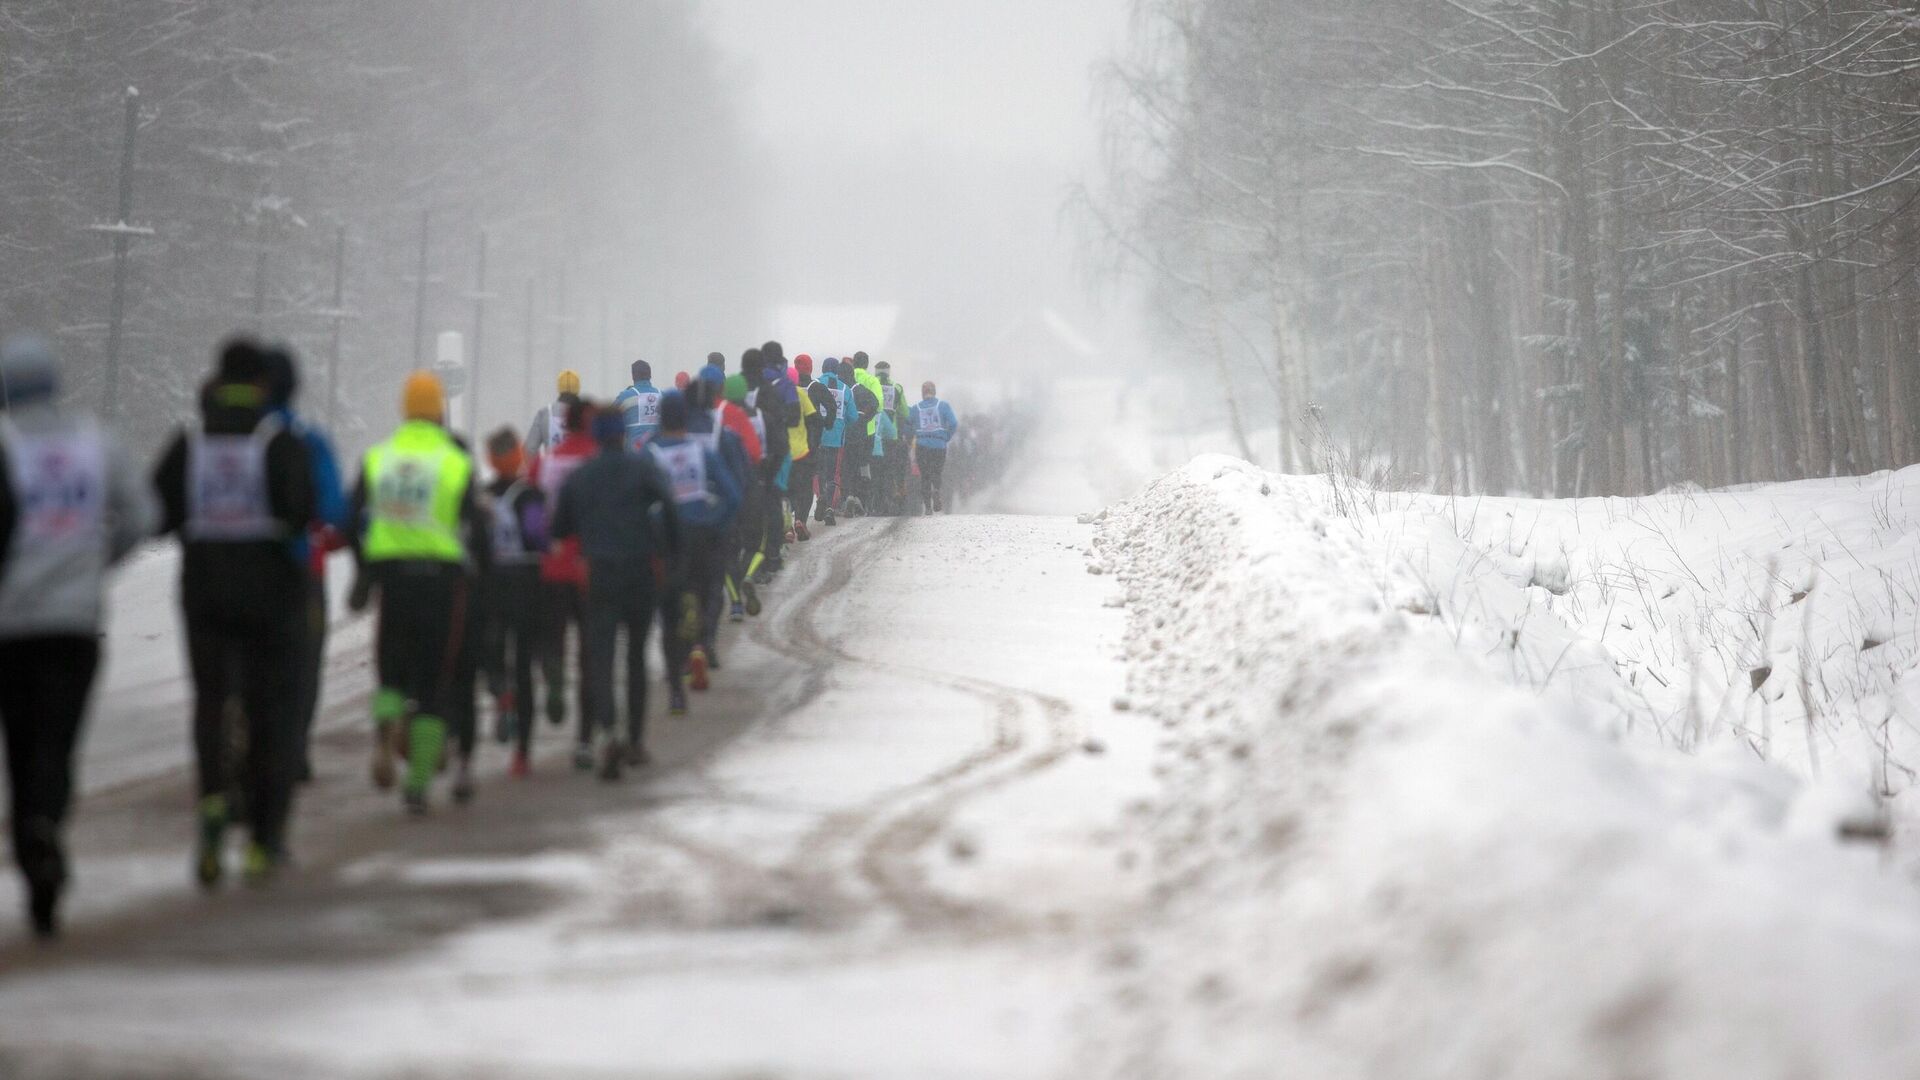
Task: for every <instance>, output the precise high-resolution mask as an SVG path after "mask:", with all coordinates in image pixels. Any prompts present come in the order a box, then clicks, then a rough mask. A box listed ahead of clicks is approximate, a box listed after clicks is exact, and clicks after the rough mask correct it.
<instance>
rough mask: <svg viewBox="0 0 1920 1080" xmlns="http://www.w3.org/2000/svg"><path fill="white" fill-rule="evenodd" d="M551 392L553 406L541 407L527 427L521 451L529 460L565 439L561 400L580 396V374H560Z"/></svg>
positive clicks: (575, 372)
mask: <svg viewBox="0 0 1920 1080" xmlns="http://www.w3.org/2000/svg"><path fill="white" fill-rule="evenodd" d="M553 392H554V401H553V404H551V405H544V406H541V408H540V411H539V412H537V413H534V414H533V423H531V424H529V425H527V439H526V443H525V444H524V447H523V449H524V452H525V453H526V455H527V457H528V459H529V460H531V459H532V458H533V456H534V455H535V454H538V453H539V452H540V451H542V450H545V449H546V448H547V447H549V446H558V445H559V443H560V440H562V439H564V438H566V437H567V409H566V406H565V405H564V404H563V403H562V401H561V399H562V398H569V397H571V398H578V397H579V396H580V373H579V372H577V371H575V370H573V369H572V368H568V369H567V370H565V371H563V372H561V373H560V377H559V378H557V379H555V380H554V381H553Z"/></svg>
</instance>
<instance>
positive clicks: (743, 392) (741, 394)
mask: <svg viewBox="0 0 1920 1080" xmlns="http://www.w3.org/2000/svg"><path fill="white" fill-rule="evenodd" d="M726 394H727V400H728V401H731V402H733V403H734V404H735V405H742V404H745V403H746V400H747V377H746V376H745V375H729V376H727V387H726Z"/></svg>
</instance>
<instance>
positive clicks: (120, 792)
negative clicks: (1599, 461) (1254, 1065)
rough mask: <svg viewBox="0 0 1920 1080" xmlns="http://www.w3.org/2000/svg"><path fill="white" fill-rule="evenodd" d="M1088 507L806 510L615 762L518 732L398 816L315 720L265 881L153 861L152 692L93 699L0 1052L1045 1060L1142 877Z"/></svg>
mask: <svg viewBox="0 0 1920 1080" xmlns="http://www.w3.org/2000/svg"><path fill="white" fill-rule="evenodd" d="M1091 535H1092V530H1091V529H1090V528H1089V527H1086V526H1081V525H1077V524H1074V523H1073V522H1072V520H1071V519H1061V518H1053V519H1042V518H1020V517H994V516H983V517H951V518H943V519H938V520H933V521H926V520H911V521H894V522H880V521H864V522H858V523H855V524H853V525H851V526H849V527H846V528H842V529H839V530H835V531H833V532H831V533H829V534H828V535H827V536H826V537H824V538H822V539H821V540H820V541H817V542H815V543H814V544H811V545H809V546H808V548H807V549H806V550H805V551H804V552H803V554H802V556H801V558H799V559H798V560H796V564H795V567H794V569H793V570H791V571H790V572H789V574H788V575H787V576H786V578H785V579H784V580H783V581H782V582H781V583H780V585H779V587H778V589H777V590H776V592H777V596H776V600H775V603H774V604H773V605H772V606H771V608H770V610H769V613H768V615H767V616H766V617H765V618H764V619H763V620H761V621H759V622H757V623H754V624H751V625H750V626H749V627H748V628H747V632H746V633H745V634H744V635H742V636H740V637H739V638H738V639H737V641H736V643H735V644H734V645H733V647H732V649H731V650H730V652H731V655H730V656H728V658H727V659H728V660H729V664H728V666H727V669H726V671H725V672H724V673H723V674H724V678H723V680H722V684H721V689H720V690H718V691H716V692H715V693H714V694H712V695H710V696H708V697H707V698H705V699H702V700H700V701H698V702H697V705H698V708H697V711H696V714H695V715H694V716H693V717H691V718H688V719H682V720H671V719H661V720H659V721H658V723H657V728H656V730H657V738H656V747H657V752H658V754H659V757H660V764H659V766H658V767H657V768H656V769H655V770H653V771H652V772H651V773H650V774H649V775H648V776H647V777H646V778H645V779H644V780H639V781H637V782H630V783H628V784H625V785H623V786H620V787H618V788H608V787H605V786H603V785H600V784H598V783H596V782H595V781H592V780H590V779H585V778H581V777H578V776H575V775H573V774H572V773H570V772H568V771H566V769H565V765H564V763H563V762H562V761H561V760H560V759H559V758H556V757H554V756H552V755H551V754H549V755H548V756H547V757H546V758H544V759H543V760H542V761H541V763H540V765H541V768H540V769H539V772H538V774H537V776H536V778H535V779H534V780H532V781H530V782H528V783H524V784H508V783H507V782H505V781H504V780H500V779H498V778H497V777H495V778H492V779H491V782H489V783H488V784H487V785H486V786H485V787H484V788H483V791H482V795H481V799H480V802H479V804H478V805H477V806H476V807H474V808H473V809H472V810H470V811H467V812H453V811H446V812H442V813H440V814H438V815H436V816H435V817H434V818H433V819H431V820H429V821H425V822H409V821H406V820H403V819H402V818H401V816H400V814H399V813H398V808H397V806H394V805H392V804H391V803H390V802H389V801H388V800H387V799H383V798H375V797H374V796H373V795H371V794H370V793H367V792H365V791H364V790H363V788H364V786H365V783H364V780H363V779H362V778H361V762H362V755H361V749H362V736H361V734H360V729H359V726H358V725H355V724H352V723H350V722H349V723H346V724H345V726H344V727H340V728H337V729H336V730H335V732H334V733H333V734H331V735H329V736H327V737H326V738H323V739H322V740H321V755H322V756H321V765H322V769H323V771H324V773H325V775H324V776H323V778H322V781H321V782H320V783H319V784H318V785H317V786H316V787H315V788H313V789H310V790H309V791H308V792H306V793H305V794H304V796H303V799H302V804H301V807H300V811H299V825H298V826H297V832H296V845H297V847H296V851H297V853H298V855H299V858H300V863H301V870H300V872H299V873H298V874H297V875H296V876H294V877H293V878H292V879H291V880H289V881H287V882H286V883H285V884H284V886H283V887H281V888H278V889H275V890H273V891H272V892H270V893H266V894H257V895H255V894H245V893H235V894H229V895H225V896H221V897H217V898H213V899H203V898H201V897H198V896H196V895H194V894H193V893H192V891H191V890H190V889H189V888H188V886H187V874H186V868H187V839H188V836H189V832H190V825H189V820H188V816H187V804H188V802H189V800H188V799H187V798H186V791H185V781H184V774H182V773H180V772H178V771H171V772H169V771H166V770H161V771H159V772H157V773H155V772H154V771H153V769H154V767H155V765H156V763H159V762H161V761H163V760H164V753H165V749H164V747H163V746H161V745H159V743H158V741H157V740H151V739H147V738H145V737H144V736H145V735H146V734H147V730H148V729H149V728H151V727H153V726H155V725H156V724H157V720H156V719H155V717H157V715H159V714H160V713H163V712H165V711H166V708H167V706H166V703H165V702H164V701H163V700H162V699H163V697H164V696H165V695H177V694H178V693H179V688H178V687H177V686H176V685H174V684H173V683H171V682H169V681H166V680H164V679H161V680H158V685H159V687H161V688H164V694H163V693H161V691H160V690H159V689H156V690H154V691H151V692H150V695H149V697H148V698H147V699H146V700H145V701H144V704H143V706H142V708H141V710H140V711H139V713H138V715H137V716H133V715H131V714H128V713H125V712H122V709H123V706H122V705H121V704H120V702H122V701H124V700H126V699H124V698H122V697H120V695H119V694H115V695H110V696H109V698H108V700H107V702H106V704H105V707H103V709H102V712H101V720H100V723H99V725H98V727H97V730H96V735H101V736H103V737H101V738H98V739H96V741H95V743H94V745H93V747H92V750H91V752H90V753H91V755H92V756H91V757H90V760H89V766H90V768H91V769H92V770H93V771H94V772H95V773H96V775H97V774H99V773H101V772H107V771H113V770H119V771H120V773H121V775H122V776H123V777H134V776H137V775H139V774H141V773H147V774H148V775H149V776H150V778H149V779H145V780H138V781H134V780H130V779H129V780H122V781H121V782H118V783H116V784H115V785H112V786H111V787H110V788H108V789H106V790H103V791H102V792H101V793H100V794H98V795H97V796H95V797H93V798H90V799H89V800H88V802H87V803H86V805H85V808H84V810H83V812H82V814H81V818H80V821H79V824H78V828H77V830H76V847H77V854H78V858H79V861H80V874H81V879H80V883H79V888H78V891H77V898H78V900H79V904H78V906H77V907H76V910H75V925H74V928H73V935H72V940H71V941H70V942H69V943H68V944H67V946H66V947H63V948H62V949H61V950H59V951H58V952H49V953H36V952H35V951H33V950H31V949H29V948H27V947H25V946H23V945H22V944H21V943H20V942H18V941H17V940H14V941H10V942H8V943H7V944H5V945H0V967H3V968H4V969H5V972H6V973H5V974H4V975H0V1066H3V1067H0V1072H4V1073H5V1074H6V1075H9V1076H16V1075H28V1076H39V1075H46V1076H72V1075H114V1076H124V1075H135V1076H140V1075H179V1074H185V1075H195V1076H200V1075H216V1076H223V1075H229V1074H231V1075H265V1074H271V1075H276V1076H299V1075H312V1076H352V1075H394V1074H405V1075H427V1076H433V1075H460V1076H466V1075H494V1074H499V1075H514V1076H528V1075H531V1076H545V1075H560V1076H566V1075H575V1074H581V1075H622V1076H631V1075H675V1076H679V1075H695V1076H704V1075H760V1074H762V1073H766V1074H778V1075H782V1076H814V1075H818V1076H847V1075H871V1076H903V1075H911V1076H954V1077H977V1076H983V1075H995V1076H1024V1075H1032V1076H1055V1075H1061V1074H1062V1073H1064V1072H1071V1071H1072V1066H1073V1062H1074V1060H1075V1058H1076V1056H1077V1055H1079V1054H1080V1053H1082V1052H1083V1050H1084V1040H1083V1035H1082V1031H1083V1029H1082V1027H1081V1026H1080V1025H1078V1024H1077V1023H1076V1018H1075V1016H1074V1010H1075V1009H1076V1008H1077V1007H1078V1005H1079V1003H1080V1002H1082V1001H1083V1000H1084V997H1085V993H1086V992H1087V988H1088V987H1089V986H1090V985H1091V984H1092V983H1093V981H1094V979H1095V974H1096V971H1097V967H1098V965H1097V963H1096V957H1095V955H1094V951H1095V949H1096V948H1097V947H1098V943H1099V942H1101V941H1103V940H1105V933H1104V931H1105V930H1106V929H1107V928H1110V927H1111V926H1112V925H1113V924H1115V923H1117V922H1122V921H1125V920H1127V919H1128V918H1129V916H1130V912H1131V909H1132V908H1133V907H1134V906H1135V905H1137V904H1139V903H1140V902H1141V895H1140V890H1139V888H1138V887H1137V884H1136V882H1137V881H1138V880H1139V879H1140V877H1141V875H1139V874H1137V873H1131V872H1129V871H1128V870H1127V869H1126V868H1125V867H1126V866H1127V865H1128V859H1127V857H1126V852H1125V845H1124V844H1123V843H1122V841H1121V838H1120V836H1119V835H1118V833H1117V831H1116V828H1115V826H1116V824H1117V823H1118V822H1120V821H1121V820H1122V819H1123V817H1124V808H1125V806H1126V805H1127V804H1129V803H1131V802H1134V801H1136V800H1138V799H1139V798H1140V797H1141V796H1143V795H1144V794H1145V793H1146V792H1147V790H1149V787H1150V784H1149V764H1150V757H1151V753H1150V748H1151V744H1150V741H1149V740H1147V739H1145V738H1144V737H1143V736H1142V735H1141V734H1140V733H1139V730H1138V727H1139V726H1138V724H1137V723H1135V722H1133V721H1132V720H1131V718H1130V717H1128V716H1127V715H1126V714H1123V713H1116V712H1114V711H1113V709H1112V706H1113V702H1114V698H1115V696H1116V694H1117V693H1118V691H1119V687H1120V686H1121V683H1122V673H1121V664H1120V661H1119V651H1118V650H1119V639H1120V630H1121V624H1120V619H1119V615H1118V613H1117V612H1116V611H1113V610H1111V609H1109V608H1106V607H1104V606H1103V601H1104V600H1105V599H1106V591H1105V590H1103V588H1102V586H1103V585H1105V584H1106V583H1105V582H1103V581H1102V580H1101V579H1099V578H1095V577H1092V576H1090V575H1088V574H1087V573H1086V569H1085V563H1086V554H1085V552H1086V550H1087V548H1088V546H1089V543H1090V540H1091ZM142 614H144V612H142ZM356 648H359V649H361V650H362V651H363V646H356V645H355V644H354V643H353V640H352V637H351V635H343V637H342V648H341V652H340V665H341V666H342V667H343V668H348V669H350V668H351V667H352V665H353V663H354V659H353V656H354V652H355V650H356ZM122 670H123V671H124V670H125V669H122ZM116 677H117V678H125V675H124V674H118V673H117V675H116ZM353 696H354V691H353V690H352V689H351V682H349V685H348V688H347V689H346V690H345V692H344V696H342V695H335V700H337V701H338V702H339V703H340V704H339V706H338V711H339V713H340V719H341V720H342V721H345V720H347V718H348V715H349V714H352V713H353V709H352V705H353ZM136 720H137V721H138V722H135V721H136ZM183 728H184V721H183V720H180V719H178V714H176V718H175V720H174V722H173V724H172V731H173V732H175V733H176V734H177V735H178V736H179V737H180V739H181V741H182V742H184V731H183ZM106 732H116V734H114V735H112V736H105V735H104V733H106ZM134 732H139V733H141V736H142V737H139V738H136V737H134V734H133V733H134ZM559 742H560V740H559V739H556V738H553V737H551V736H549V738H548V742H547V746H548V748H549V750H550V751H551V750H554V749H557V748H558V743H559ZM488 750H489V752H493V748H491V747H489V748H488ZM122 754H124V755H131V756H132V757H133V758H136V759H137V761H123V760H119V759H118V758H117V755H122ZM495 756H496V757H497V753H495Z"/></svg>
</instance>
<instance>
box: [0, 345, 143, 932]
mask: <svg viewBox="0 0 1920 1080" xmlns="http://www.w3.org/2000/svg"><path fill="white" fill-rule="evenodd" d="M0 383H3V384H4V388H5V402H6V412H5V413H4V414H0V672H5V673H6V674H5V677H4V678H0V727H4V728H5V732H6V747H7V752H6V757H7V780H8V791H9V793H10V795H11V813H10V821H11V825H12V830H13V850H14V857H15V859H16V860H17V861H18V862H19V864H20V872H21V874H22V875H23V876H24V877H25V878H26V883H27V907H28V912H29V915H30V917H31V918H32V920H33V928H34V932H35V933H36V934H38V935H39V936H41V937H43V938H50V937H53V936H54V935H55V934H56V933H58V930H59V921H58V907H59V902H60V894H61V892H62V891H63V890H64V889H65V887H66V881H67V859H66V852H65V850H64V848H63V847H62V844H61V839H60V830H61V827H62V825H64V823H65V821H66V817H67V809H68V807H69V806H70V805H71V803H72V801H73V757H74V749H75V746H76V744H77V742H78V739H79V735H80V720H81V716H82V715H83V714H84V712H85V711H86V703H87V695H88V693H89V692H90V691H91V690H92V688H93V678H94V674H95V672H96V671H97V670H98V668H99V665H100V627H101V623H102V610H101V609H102V605H101V592H102V590H103V588H104V587H105V584H106V572H107V568H108V567H110V566H112V565H113V564H114V563H116V562H119V561H120V559H122V558H123V557H125V556H126V554H127V553H128V552H129V551H132V550H133V547H134V545H135V544H138V543H139V542H140V541H141V539H143V538H144V537H146V536H147V535H149V534H150V533H152V531H153V529H154V526H155V525H156V524H157V522H158V521H159V508H158V506H157V504H156V503H155V501H154V498H153V493H152V491H151V490H150V489H149V488H148V487H147V484H146V479H145V477H144V476H143V475H142V474H141V472H140V470H138V469H137V468H135V466H134V464H133V460H132V459H131V458H130V457H128V455H127V454H126V452H125V451H124V449H123V448H122V447H121V446H120V445H119V443H118V442H117V441H116V440H115V439H114V438H113V436H112V435H111V434H110V433H109V432H108V431H107V430H106V429H105V428H104V427H102V426H101V424H100V423H99V422H98V421H97V420H95V419H94V418H93V417H91V416H88V415H85V414H83V413H76V412H69V411H67V410H65V409H63V408H61V407H60V405H59V373H58V371H57V370H56V367H55V363H54V358H53V352H52V350H51V349H50V348H48V346H47V344H46V342H44V341H41V340H40V339H38V338H25V337H23V338H14V339H12V340H10V341H8V342H7V343H6V344H5V346H3V347H0Z"/></svg>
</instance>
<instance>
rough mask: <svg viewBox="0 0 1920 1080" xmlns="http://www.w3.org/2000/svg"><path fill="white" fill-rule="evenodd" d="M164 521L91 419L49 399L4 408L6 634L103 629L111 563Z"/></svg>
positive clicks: (0, 607) (0, 477) (0, 511)
mask: <svg viewBox="0 0 1920 1080" xmlns="http://www.w3.org/2000/svg"><path fill="white" fill-rule="evenodd" d="M69 448H77V449H78V451H79V455H80V457H81V458H82V459H83V460H80V461H78V462H76V461H74V460H72V457H73V455H72V454H71V453H69V452H67V451H68V450H69ZM86 458H91V459H92V460H91V461H88V460H85V459H86ZM36 462H37V464H36ZM23 488H24V489H29V490H30V489H40V491H39V494H37V495H27V496H24V499H23V494H22V491H23ZM25 499H30V500H32V501H34V502H36V503H39V504H40V509H39V511H38V512H36V510H35V509H34V508H32V507H29V506H26V505H23V501H24V500H25ZM49 503H51V504H52V505H51V506H49V505H48V504H49ZM159 523H160V508H159V505H158V504H157V503H156V502H155V501H154V498H153V493H152V491H151V489H149V488H148V486H147V483H146V478H145V477H143V476H142V475H140V472H139V470H138V469H137V468H136V467H135V466H134V464H133V459H132V457H131V456H130V455H128V454H127V452H126V450H125V448H124V447H122V446H121V445H120V444H119V442H118V440H116V439H114V438H113V436H112V434H111V433H110V432H107V431H105V430H104V429H102V428H101V426H100V424H99V422H98V421H96V420H94V419H93V418H92V417H91V416H87V415H85V414H78V413H69V412H66V411H65V410H63V409H61V408H60V407H59V406H58V405H56V404H54V403H53V402H51V401H39V402H35V403H33V404H31V405H24V406H17V407H15V408H13V409H10V410H8V411H7V412H6V413H5V414H0V640H12V639H17V638H25V637H42V636H46V635H55V634H75V635H82V636H89V637H90V636H92V635H93V634H95V633H97V632H98V631H99V629H100V626H101V623H102V620H103V618H104V610H103V607H104V605H103V604H102V602H101V591H102V589H103V588H104V586H105V584H106V572H107V568H108V567H110V566H112V565H113V564H114V563H117V562H119V561H120V560H121V559H123V558H125V557H126V555H127V553H128V552H130V551H132V550H133V548H134V546H135V545H137V544H138V543H139V542H140V541H141V540H142V539H144V538H145V537H147V536H148V535H150V534H151V533H152V532H153V529H154V527H155V526H156V525H158V524H159Z"/></svg>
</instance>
